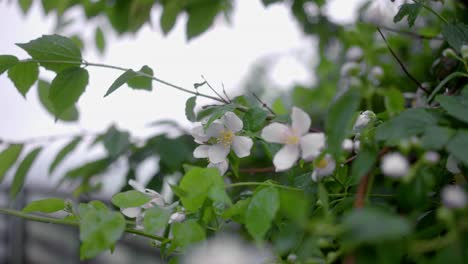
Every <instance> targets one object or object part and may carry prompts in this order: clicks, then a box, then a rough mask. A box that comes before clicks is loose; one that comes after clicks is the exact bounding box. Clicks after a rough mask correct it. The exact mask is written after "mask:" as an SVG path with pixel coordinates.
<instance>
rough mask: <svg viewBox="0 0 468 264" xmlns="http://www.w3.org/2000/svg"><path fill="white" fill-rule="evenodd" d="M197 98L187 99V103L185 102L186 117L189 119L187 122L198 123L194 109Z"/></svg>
mask: <svg viewBox="0 0 468 264" xmlns="http://www.w3.org/2000/svg"><path fill="white" fill-rule="evenodd" d="M196 101H197V97H196V96H192V97H190V98H189V99H187V102H185V116H186V117H187V120H189V121H192V122H195V121H197V115H196V114H195V111H194V108H195V105H196Z"/></svg>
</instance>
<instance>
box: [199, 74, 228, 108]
mask: <svg viewBox="0 0 468 264" xmlns="http://www.w3.org/2000/svg"><path fill="white" fill-rule="evenodd" d="M201 77H202V79H203V80H204V81H205V83H206V85H208V87H209V88H210V89H211V91H213V92H214V93H215V94H216V95H217V96H218V97H219V99H221V100H223V102H225V103H226V104H228V103H229V102H228V101H227V100H226V99H224V98H223V97H222V96H221V95H220V94H219V93H218V92H217V91H216V90H215V89H214V88H213V87H212V86H211V84H210V83H209V82H208V81H207V80H206V79H205V76H203V75H202V76H201Z"/></svg>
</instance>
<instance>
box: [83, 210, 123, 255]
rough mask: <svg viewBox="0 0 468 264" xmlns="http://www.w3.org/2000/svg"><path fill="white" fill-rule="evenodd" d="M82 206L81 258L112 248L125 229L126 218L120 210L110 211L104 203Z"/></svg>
mask: <svg viewBox="0 0 468 264" xmlns="http://www.w3.org/2000/svg"><path fill="white" fill-rule="evenodd" d="M82 208H83V209H84V208H85V206H80V213H81V220H80V240H81V242H82V243H81V247H80V258H81V259H90V258H93V257H95V256H97V254H99V253H100V252H102V251H104V250H106V249H110V248H111V247H112V246H113V245H114V244H115V243H116V242H117V240H118V239H119V238H120V237H121V236H122V234H123V232H124V230H125V219H124V217H123V216H122V214H120V213H118V212H111V211H109V210H108V209H107V208H106V207H105V205H103V204H102V203H93V204H88V205H87V206H86V210H83V211H84V213H83V212H82V211H81V209H82Z"/></svg>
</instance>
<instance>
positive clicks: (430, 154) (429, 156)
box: [423, 151, 440, 164]
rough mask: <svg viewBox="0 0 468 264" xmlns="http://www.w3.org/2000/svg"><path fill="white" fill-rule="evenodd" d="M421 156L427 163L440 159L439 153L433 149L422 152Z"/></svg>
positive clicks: (435, 162)
mask: <svg viewBox="0 0 468 264" xmlns="http://www.w3.org/2000/svg"><path fill="white" fill-rule="evenodd" d="M423 158H424V161H425V162H426V163H428V164H437V162H439V160H440V155H439V153H437V152H435V151H427V152H426V153H424V156H423Z"/></svg>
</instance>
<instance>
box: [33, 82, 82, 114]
mask: <svg viewBox="0 0 468 264" xmlns="http://www.w3.org/2000/svg"><path fill="white" fill-rule="evenodd" d="M37 90H38V95H39V101H40V102H41V103H42V105H43V106H44V108H45V109H46V110H47V112H49V113H50V114H51V115H52V116H54V117H56V118H58V119H59V120H61V121H64V122H74V121H78V119H79V115H80V114H79V112H78V109H77V108H76V106H74V105H73V106H71V107H70V108H68V109H67V110H65V112H63V114H61V115H57V114H56V113H55V109H54V106H53V104H52V102H51V101H50V99H49V93H50V84H49V83H48V82H46V81H44V80H39V81H38V82H37Z"/></svg>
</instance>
